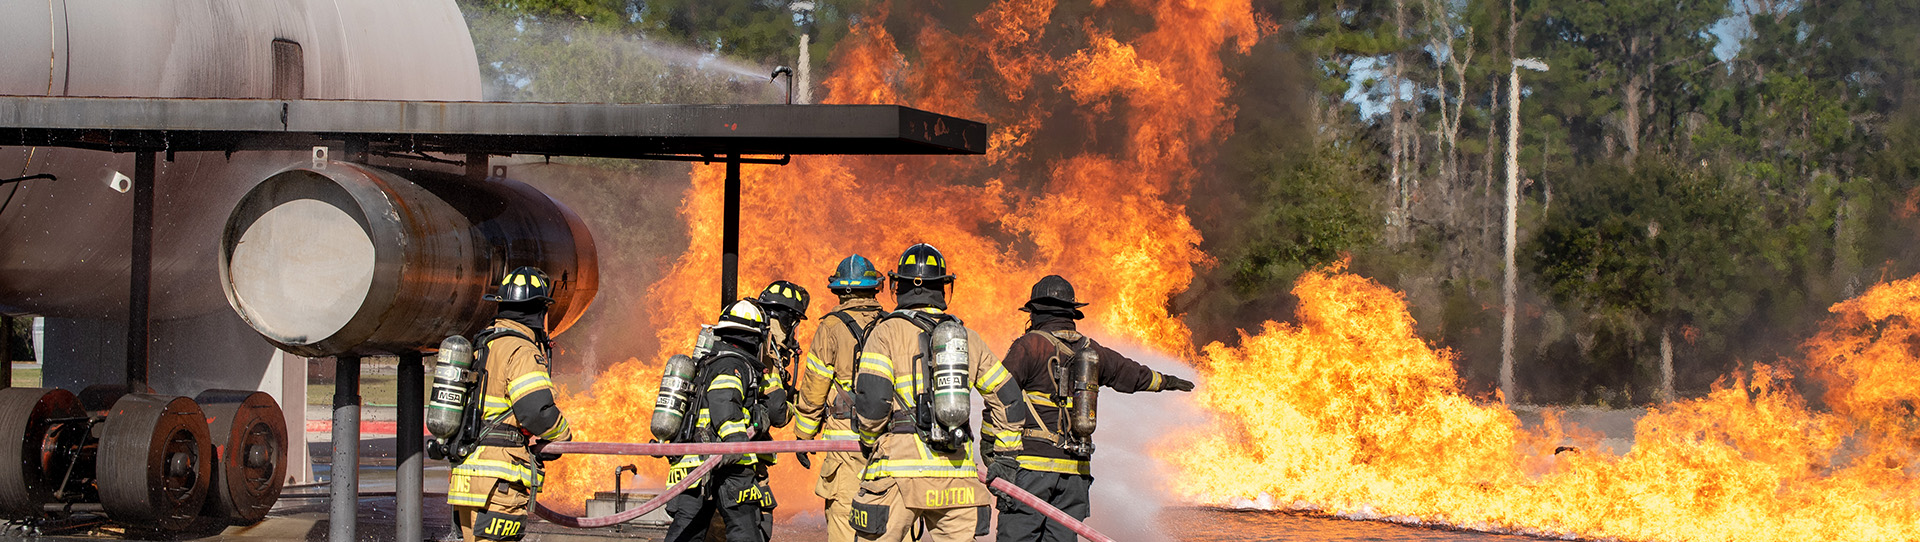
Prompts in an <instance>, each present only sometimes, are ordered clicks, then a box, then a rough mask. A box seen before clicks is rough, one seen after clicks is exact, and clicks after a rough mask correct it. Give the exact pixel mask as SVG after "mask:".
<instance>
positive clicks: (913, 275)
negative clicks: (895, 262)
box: [887, 243, 953, 286]
mask: <svg viewBox="0 0 1920 542" xmlns="http://www.w3.org/2000/svg"><path fill="white" fill-rule="evenodd" d="M887 276H888V277H889V278H892V279H893V281H894V282H896V283H911V284H914V285H916V286H917V285H920V284H923V283H935V284H938V283H944V282H947V281H951V280H953V275H952V274H949V273H948V272H947V257H946V256H944V255H942V254H940V249H937V248H933V245H929V244H926V243H920V244H917V245H913V246H910V247H907V251H906V252H904V253H901V254H900V266H899V267H898V268H897V269H895V270H894V272H892V273H889V274H888V275H887Z"/></svg>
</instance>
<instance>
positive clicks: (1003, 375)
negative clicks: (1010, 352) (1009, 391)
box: [973, 361, 1013, 394]
mask: <svg viewBox="0 0 1920 542" xmlns="http://www.w3.org/2000/svg"><path fill="white" fill-rule="evenodd" d="M1011 378H1013V376H1012V375H1009V374H1007V367H1006V366H1005V365H1001V364H1000V362H998V361H996V362H993V366H992V367H988V368H987V372H985V373H981V374H980V378H979V379H978V380H974V381H973V388H974V389H977V390H980V393H989V394H990V393H993V390H996V389H999V388H1000V385H1001V384H1005V383H1007V380H1009V379H1011Z"/></svg>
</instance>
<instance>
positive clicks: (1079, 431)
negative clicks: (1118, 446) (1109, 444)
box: [1067, 348, 1100, 441]
mask: <svg viewBox="0 0 1920 542" xmlns="http://www.w3.org/2000/svg"><path fill="white" fill-rule="evenodd" d="M1067 371H1068V373H1067V375H1068V376H1067V378H1068V382H1069V384H1070V385H1071V386H1072V390H1073V408H1071V409H1069V410H1068V414H1067V418H1068V422H1069V423H1070V424H1071V427H1069V428H1068V430H1069V431H1070V432H1072V433H1073V436H1074V438H1076V439H1079V440H1081V441H1090V440H1091V439H1092V438H1093V430H1094V428H1095V427H1097V426H1098V425H1099V423H1098V422H1099V420H1098V419H1096V416H1097V414H1098V412H1097V410H1098V409H1099V408H1100V354H1099V353H1098V352H1095V351H1094V350H1093V349H1092V348H1086V349H1082V350H1080V353H1079V354H1076V355H1074V356H1073V365H1071V366H1069V367H1068V368H1067Z"/></svg>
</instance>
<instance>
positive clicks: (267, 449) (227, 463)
mask: <svg viewBox="0 0 1920 542" xmlns="http://www.w3.org/2000/svg"><path fill="white" fill-rule="evenodd" d="M194 402H196V403H199V404H200V409H201V410H203V411H204V412H206V418H207V424H208V427H207V429H208V431H209V432H210V435H211V436H212V438H213V449H214V456H215V457H214V467H213V469H211V470H212V478H211V480H212V481H211V483H210V486H211V487H210V488H209V491H208V493H207V504H206V507H205V508H203V509H202V510H201V514H202V515H205V516H206V517H208V518H210V519H213V520H214V521H218V522H225V523H227V524H230V525H252V524H254V523H259V522H260V520H261V519H263V518H265V517H267V511H269V510H272V509H273V504H274V502H276V501H279V500H280V490H281V488H282V487H284V486H285V485H286V480H287V422H286V419H285V418H283V417H282V416H281V412H280V404H279V403H277V402H275V401H274V400H273V396H272V395H268V394H266V393H264V392H258V391H250V390H207V391H205V392H201V393H200V395H199V396H196V397H194Z"/></svg>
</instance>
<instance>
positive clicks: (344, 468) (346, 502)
mask: <svg viewBox="0 0 1920 542" xmlns="http://www.w3.org/2000/svg"><path fill="white" fill-rule="evenodd" d="M333 367H334V371H333V467H332V472H333V483H332V484H331V485H330V486H329V487H328V489H327V497H328V499H329V500H330V501H332V502H331V505H332V506H331V508H330V509H329V510H328V512H327V523H328V529H327V540H329V541H331V542H355V541H354V536H355V533H354V531H355V527H356V525H355V524H354V521H355V517H357V516H358V515H359V507H360V358H359V357H358V356H339V357H336V358H333Z"/></svg>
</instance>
